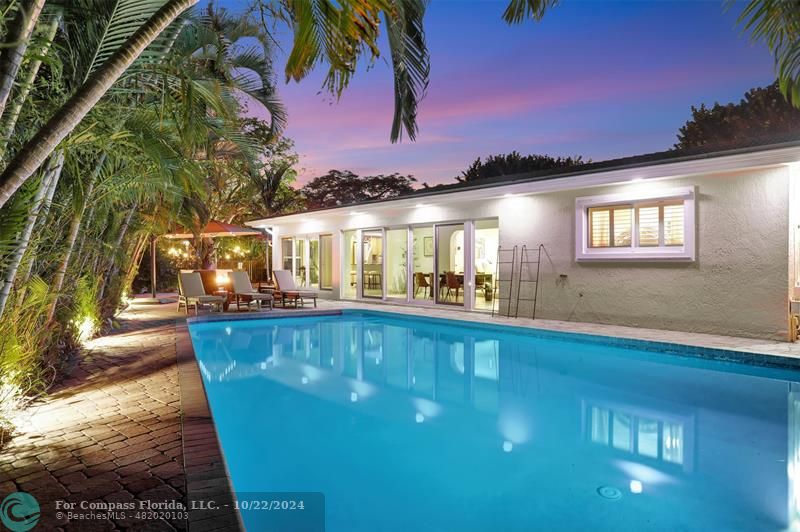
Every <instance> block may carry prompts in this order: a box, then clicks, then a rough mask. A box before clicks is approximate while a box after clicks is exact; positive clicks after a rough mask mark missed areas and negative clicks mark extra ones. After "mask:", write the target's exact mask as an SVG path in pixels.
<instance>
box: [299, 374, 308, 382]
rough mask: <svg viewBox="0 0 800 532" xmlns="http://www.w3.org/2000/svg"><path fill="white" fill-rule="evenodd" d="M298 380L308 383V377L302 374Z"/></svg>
mask: <svg viewBox="0 0 800 532" xmlns="http://www.w3.org/2000/svg"><path fill="white" fill-rule="evenodd" d="M300 382H302V383H303V384H308V377H306V376H305V375H303V376H302V377H301V378H300Z"/></svg>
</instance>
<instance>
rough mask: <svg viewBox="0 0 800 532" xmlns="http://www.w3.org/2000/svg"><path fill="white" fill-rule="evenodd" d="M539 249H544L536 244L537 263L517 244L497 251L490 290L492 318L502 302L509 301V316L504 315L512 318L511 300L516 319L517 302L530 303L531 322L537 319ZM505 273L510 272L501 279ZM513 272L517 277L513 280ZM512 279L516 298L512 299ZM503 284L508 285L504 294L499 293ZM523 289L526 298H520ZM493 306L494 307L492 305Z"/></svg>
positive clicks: (529, 252) (526, 250) (517, 313)
mask: <svg viewBox="0 0 800 532" xmlns="http://www.w3.org/2000/svg"><path fill="white" fill-rule="evenodd" d="M542 250H544V244H539V246H538V247H537V249H536V252H535V253H536V260H531V255H532V254H533V253H534V252H533V250H531V249H529V248H528V246H527V245H525V244H523V245H522V248H520V246H519V245H515V246H514V247H511V248H502V247H498V248H497V261H496V262H495V282H494V287H493V289H492V296H493V297H492V317H494V315H495V314H500V310H501V308H502V306H501V304H500V303H501V302H502V301H508V307H507V308H508V313H507V314H506V316H508V317H511V301H512V300H513V301H514V317H515V318H518V317H519V304H520V302H531V308H532V311H531V319H536V300H537V299H538V296H539V270H540V269H541V268H540V266H541V262H542ZM518 251H519V253H518ZM509 256H510V257H509ZM506 271H509V276H508V278H507V279H504V278H503V274H504V273H505V272H506ZM534 272H535V273H534ZM515 273H516V274H517V275H516V277H515V275H514V274H515ZM515 279H516V285H517V292H516V297H514V281H515ZM503 283H508V292H507V293H505V295H504V292H503V290H502V285H503ZM523 286H524V287H525V290H526V296H525V297H521V293H522V290H523ZM528 292H532V294H528ZM495 303H497V304H496V305H495ZM495 307H497V310H495Z"/></svg>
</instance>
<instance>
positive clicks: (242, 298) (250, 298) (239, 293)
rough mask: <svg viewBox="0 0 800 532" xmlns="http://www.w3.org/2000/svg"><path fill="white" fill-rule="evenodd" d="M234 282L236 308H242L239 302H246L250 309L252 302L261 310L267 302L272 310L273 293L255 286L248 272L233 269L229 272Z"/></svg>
mask: <svg viewBox="0 0 800 532" xmlns="http://www.w3.org/2000/svg"><path fill="white" fill-rule="evenodd" d="M228 276H229V277H230V279H231V282H232V284H233V295H234V297H235V298H236V310H239V309H240V306H239V304H240V303H245V304H246V306H247V310H250V304H251V303H255V304H256V307H257V308H258V310H261V304H262V303H264V302H266V303H268V304H269V309H270V310H272V305H273V300H274V299H273V297H272V294H271V293H264V292H259V291H258V290H256V289H254V288H253V285H252V284H251V283H250V277H248V275H247V272H244V271H233V272H230V273H229V274H228Z"/></svg>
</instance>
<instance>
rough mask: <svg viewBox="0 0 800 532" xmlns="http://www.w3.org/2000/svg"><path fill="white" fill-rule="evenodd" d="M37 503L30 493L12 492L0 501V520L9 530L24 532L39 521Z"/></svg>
mask: <svg viewBox="0 0 800 532" xmlns="http://www.w3.org/2000/svg"><path fill="white" fill-rule="evenodd" d="M39 515H40V513H39V503H38V502H37V501H36V499H35V498H34V497H33V495H31V494H30V493H25V492H24V491H18V492H16V493H12V494H11V495H9V496H8V497H6V498H5V499H3V502H2V503H0V521H2V522H3V524H4V525H5V526H6V528H8V529H9V530H11V532H26V531H27V530H30V529H31V528H33V527H35V526H36V523H38V522H39Z"/></svg>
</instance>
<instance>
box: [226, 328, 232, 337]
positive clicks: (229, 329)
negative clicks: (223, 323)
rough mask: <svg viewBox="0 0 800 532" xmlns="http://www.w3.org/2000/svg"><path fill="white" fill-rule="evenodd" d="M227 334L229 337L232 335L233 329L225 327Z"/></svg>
mask: <svg viewBox="0 0 800 532" xmlns="http://www.w3.org/2000/svg"><path fill="white" fill-rule="evenodd" d="M225 334H227V335H228V336H230V335H231V328H230V327H225Z"/></svg>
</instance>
